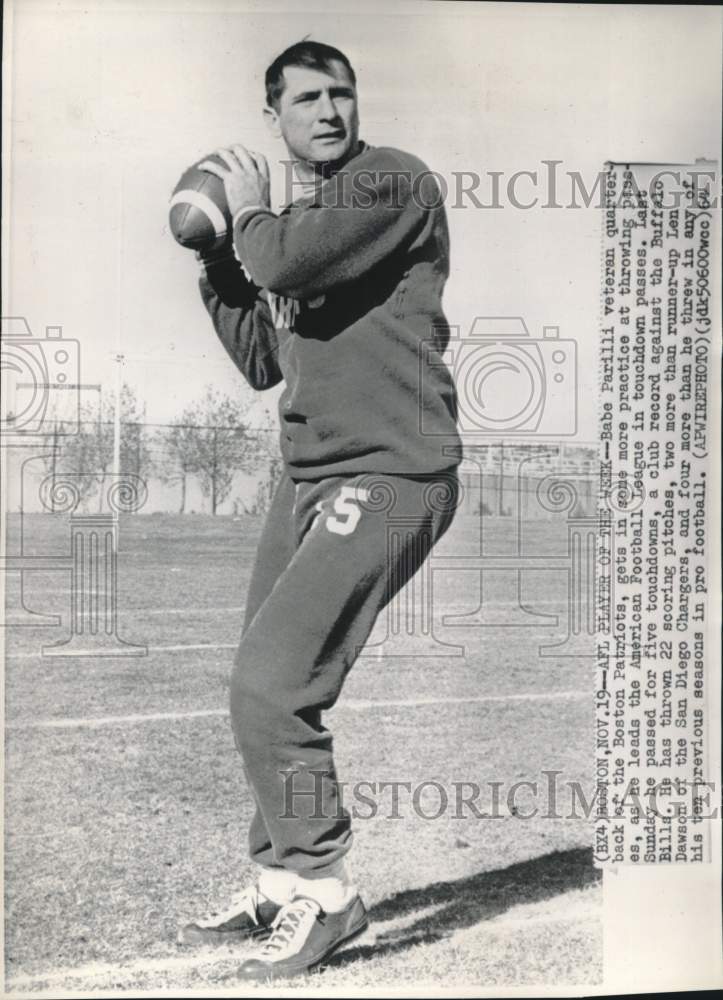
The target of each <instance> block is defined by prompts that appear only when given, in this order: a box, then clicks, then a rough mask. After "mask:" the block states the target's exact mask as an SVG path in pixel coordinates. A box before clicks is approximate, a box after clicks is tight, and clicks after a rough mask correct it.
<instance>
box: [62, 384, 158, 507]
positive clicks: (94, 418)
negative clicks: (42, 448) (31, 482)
mask: <svg viewBox="0 0 723 1000" xmlns="http://www.w3.org/2000/svg"><path fill="white" fill-rule="evenodd" d="M114 418H115V397H111V399H110V400H106V401H105V402H104V403H103V404H102V406H101V408H100V410H99V409H98V407H96V406H87V407H84V408H83V410H82V412H81V422H80V428H79V431H78V433H77V434H75V435H73V436H72V437H70V438H68V439H67V442H66V443H65V445H64V446H63V448H62V452H61V454H62V468H63V469H64V470H66V471H68V472H72V473H74V475H75V476H76V482H77V484H78V489H79V490H80V492H81V497H82V498H83V500H84V501H85V502H86V503H87V501H88V499H89V498H90V497H91V496H92V495H93V494H94V493H95V492H96V491H97V493H98V510H99V511H100V510H102V507H103V497H104V490H103V489H102V484H103V478H104V477H105V476H106V475H107V474H108V472H109V470H110V469H111V467H112V464H113V447H114ZM151 464H152V463H151V454H150V450H149V448H148V443H147V440H146V432H145V407H144V406H142V405H141V404H140V403H139V401H138V399H137V397H136V394H135V391H134V390H133V388H132V387H131V386H129V385H128V384H124V386H123V388H122V390H121V439H120V470H121V472H125V473H130V474H132V475H136V476H140V477H141V478H142V479H145V478H147V476H148V475H149V473H150V471H151Z"/></svg>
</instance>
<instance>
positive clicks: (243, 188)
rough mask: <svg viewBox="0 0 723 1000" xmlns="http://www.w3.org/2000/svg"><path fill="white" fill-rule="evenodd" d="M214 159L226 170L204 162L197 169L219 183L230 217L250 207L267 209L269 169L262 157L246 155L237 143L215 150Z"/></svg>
mask: <svg viewBox="0 0 723 1000" xmlns="http://www.w3.org/2000/svg"><path fill="white" fill-rule="evenodd" d="M216 155H217V156H219V157H220V158H221V159H222V160H223V161H224V163H226V164H227V165H228V170H224V168H223V167H222V166H221V165H220V164H218V163H214V162H212V161H211V160H204V161H203V163H200V164H199V167H200V169H201V170H206V171H208V173H210V174H215V175H216V177H219V178H220V179H221V180H222V181H223V186H224V189H225V191H226V201H227V202H228V207H229V211H230V212H231V215H232V216H234V215H236V213H237V212H238V211H239V209H241V208H246V207H247V206H251V205H263V206H264V208H268V207H269V205H270V202H269V165H268V163H267V162H266V157H265V156H262V155H261V153H250V152H249V151H248V150H247V149H246V148H245V147H244V146H242V145H241V144H240V143H235V144H234V145H233V146H231V148H230V149H217V150H216Z"/></svg>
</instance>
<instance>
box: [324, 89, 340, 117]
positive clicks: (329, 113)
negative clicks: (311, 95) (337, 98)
mask: <svg viewBox="0 0 723 1000" xmlns="http://www.w3.org/2000/svg"><path fill="white" fill-rule="evenodd" d="M338 117H339V113H338V112H337V110H336V105H335V104H334V101H333V100H332V98H331V95H330V94H322V95H321V97H320V98H319V118H321V119H323V120H324V121H326V120H327V119H333V118H338Z"/></svg>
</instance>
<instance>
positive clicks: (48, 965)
mask: <svg viewBox="0 0 723 1000" xmlns="http://www.w3.org/2000/svg"><path fill="white" fill-rule="evenodd" d="M489 523H490V529H491V531H490V537H493V538H495V539H496V540H497V541H496V544H498V545H499V551H501V552H503V551H507V550H509V548H510V546H511V545H513V542H514V539H513V537H512V533H513V531H514V523H513V521H512V519H500V520H497V521H491V522H489ZM529 528H530V531H532V533H533V534H534V533H536V534H537V541H538V543H539V550H540V551H541V552H545V551H549V552H554V551H560V547H562V548H563V549H564V544H565V535H564V525H563V526H562V527H559V526H557V525H555V523H554V522H552V521H540V522H538V523H537V524H535V525H530V526H529ZM259 529H260V524H259V522H258V521H256V520H254V519H253V518H244V519H241V520H233V519H231V518H225V517H223V518H222V517H219V518H211V517H205V516H186V517H174V516H162V517H161V516H158V517H157V516H141V515H136V516H134V517H131V516H129V517H126V518H124V519H122V521H121V528H120V554H119V596H118V605H119V621H120V625H119V633H120V635H121V636H122V637H123V639H125V640H127V641H128V642H134V643H142V644H146V645H147V646H148V653H147V655H146V656H141V657H130V658H116V657H97V656H91V657H73V658H49V657H44V656H42V655H41V653H40V651H41V648H42V646H43V645H48V644H51V643H53V642H57V641H59V640H61V639H63V638H65V637H67V635H68V631H69V626H68V621H69V606H70V603H69V602H70V598H69V573H68V572H66V571H61V572H51V571H47V570H37V571H33V572H28V573H25V574H24V580H23V591H24V593H23V600H24V604H25V606H26V608H28V609H32V610H33V611H35V612H43V613H44V614H51V613H53V614H58V615H60V616H61V618H62V622H61V624H60V625H59V626H57V627H51V626H46V627H43V628H39V627H34V626H33V625H32V624H31V625H28V624H27V623H26V624H20V621H21V617H20V616H19V615H18V609H19V608H20V606H21V595H20V576H19V573H11V574H9V575H8V578H7V604H8V609H9V611H8V614H9V621H11V622H17V624H16V625H15V626H13V627H9V628H8V629H6V632H7V649H6V657H7V658H6V668H5V712H6V749H5V753H6V759H5V764H6V771H5V783H6V802H5V861H6V872H5V878H6V881H5V966H6V967H5V975H6V990H7V991H8V992H9V993H11V994H13V995H18V996H20V995H30V994H33V995H34V994H36V993H38V992H40V991H47V992H48V994H52V995H58V994H59V993H68V992H74V993H75V992H83V991H89V990H96V991H97V990H102V991H105V992H108V991H128V992H129V993H137V992H139V991H142V990H149V991H160V990H169V991H177V990H189V991H194V992H203V991H206V992H209V993H211V992H214V993H222V992H224V991H227V992H228V993H229V994H233V993H234V992H235V993H236V995H238V990H237V989H236V990H235V988H234V970H235V968H236V966H237V965H238V964H239V961H240V959H241V958H242V957H243V956H244V954H245V951H244V950H243V949H238V950H237V951H235V952H234V951H232V950H222V951H218V950H215V951H204V950H193V949H191V950H188V949H181V948H179V946H177V945H176V943H175V937H176V927H177V925H178V923H180V922H183V921H185V920H187V919H189V918H192V917H194V916H197V915H198V914H199V913H200V912H203V911H204V910H206V909H208V908H209V907H211V906H212V905H213V904H222V903H224V902H225V901H226V900H227V897H228V896H229V895H230V894H231V893H233V892H235V891H237V890H238V889H239V888H241V887H242V886H243V885H244V884H245V883H246V882H247V881H248V879H249V878H250V877H251V874H252V872H251V870H250V866H249V865H248V863H247V862H246V859H245V847H246V824H247V821H248V819H249V813H250V801H249V796H248V793H247V791H246V787H245V782H244V778H243V775H242V771H241V767H240V763H239V760H238V758H237V755H236V752H235V750H234V748H233V742H232V737H231V732H230V727H229V723H228V718H227V715H226V694H227V674H228V670H229V666H230V662H231V658H232V655H233V648H234V646H235V643H236V641H237V638H238V634H239V629H240V623H241V616H242V608H243V603H244V597H245V591H246V586H247V581H248V575H249V571H250V566H251V560H252V556H253V552H254V548H255V543H256V539H257V537H258V533H259ZM475 530H477V526H476V525H475V523H474V519H473V518H471V517H460V518H458V520H457V521H456V522H455V525H454V526H453V528H452V529H451V530H450V532H449V534H448V535H447V536H446V538H445V539H444V541H443V543H442V546H441V548H440V552H443V551H447V552H450V553H456V552H459V551H469V548H470V546H471V545H472V544H473V533H474V532H475ZM19 531H20V521H19V518H17V517H11V518H10V521H9V526H8V534H9V551H12V547H13V546H15V548H16V549H17V546H18V533H19ZM22 534H23V551H24V553H25V555H38V556H41V555H42V556H47V555H50V554H58V555H62V554H63V553H67V551H68V540H69V537H70V536H69V525H68V521H67V519H65V518H64V517H61V516H50V515H45V516H43V515H33V516H29V517H26V518H25V519H24V523H23V526H22ZM498 576H499V579H498V580H497V577H495V574H490V577H491V578H492V579H491V580H490V584H489V590H487V591H486V593H487V594H488V595H490V596H491V599H492V601H493V604H495V613H496V616H497V617H496V621H497V622H498V624H497V625H495V626H493V627H491V626H486V627H484V628H481V627H479V626H477V627H474V626H468V627H457V628H449V627H448V628H445V627H443V626H442V625H441V624H440V623H441V619H442V617H443V616H444V615H449V614H452V613H454V614H463V613H464V612H467V611H474V609H475V608H476V607H477V605H478V604H479V599H480V594H479V583H478V581H477V576H476V574H469V573H462V574H460V573H458V572H454V571H449V572H440V573H439V574H438V577H439V580H436V579H435V592H434V614H435V619H436V620H437V634H438V635H439V636H440V637H441V638H443V639H444V640H445V641H449V642H454V643H461V644H463V645H464V647H465V653H464V656H456V657H447V656H425V657H414V656H394V657H392V656H382V657H379V656H369V657H365V658H363V659H361V660H359V662H358V663H357V664H356V665H355V667H354V670H353V671H352V673H351V675H350V677H349V680H348V682H347V685H346V687H345V689H344V692H343V694H342V697H341V699H340V702H339V704H338V705H337V706H336V708H335V709H334V710H333V712H331V713H330V714H329V720H330V721H328V722H327V724H328V725H329V726H330V727H331V728H332V729H333V731H334V733H335V737H336V739H335V745H336V758H337V764H338V769H339V772H340V776H341V778H342V779H343V780H344V781H347V782H349V783H354V782H357V781H375V782H381V781H405V782H409V783H410V784H411V786H412V788H415V787H416V786H417V785H419V784H420V783H422V782H425V781H427V782H431V781H436V782H439V783H440V785H441V786H442V787H443V788H444V789H453V788H454V787H455V783H460V782H464V781H474V782H477V783H478V784H479V785H480V786H481V787H483V788H485V787H487V783H489V782H494V781H496V782H503V783H504V784H505V786H509V785H510V784H512V783H513V782H516V781H522V780H531V781H537V782H540V783H542V782H543V780H544V779H543V776H542V772H543V771H550V770H557V771H560V772H561V774H560V777H559V782H560V783H561V784H562V783H564V782H579V783H580V784H581V785H582V786H583V787H584V788H585V789H586V791H587V793H588V798H589V793H590V792H591V784H592V764H593V754H592V745H593V735H592V734H593V699H592V676H591V674H592V669H593V661H592V660H590V659H584V658H577V659H576V658H573V657H564V656H561V657H559V658H550V657H546V658H541V657H540V654H539V649H538V647H539V644H540V642H541V641H547V642H549V641H554V639H555V638H561V637H562V636H564V634H565V622H564V613H565V607H566V601H567V593H566V587H567V584H566V580H565V576H564V574H563V573H560V572H553V571H548V572H535V573H530V574H525V576H524V577H523V582H522V590H523V593H522V594H521V596H522V597H523V598H524V604H525V605H528V606H529V607H530V608H531V609H533V610H536V611H539V612H544V613H547V614H550V613H555V614H558V615H561V616H563V619H561V621H560V623H559V625H558V626H556V627H555V626H553V625H550V624H544V625H538V626H535V627H517V626H515V625H511V624H510V623H511V622H512V621H513V619H512V617H511V604H510V603H509V602H510V594H511V593H512V590H511V589H510V587H509V581H508V579H507V582H506V579H505V578H503V576H502V574H498ZM507 578H509V574H507ZM497 584H498V586H497ZM495 595H498V598H499V599H498V600H496V598H495ZM385 628H386V622H385V621H384V620H380V622H379V623H378V627H377V629H376V630H375V634H374V636H373V637H372V642H374V641H376V640H378V639H379V638H381V637H383V635H384V632H385ZM428 791H430V789H428ZM430 794H431V795H432V798H431V799H427V798H425V799H423V800H420V801H422V802H423V803H425V804H424V805H423V807H422V808H423V810H424V811H425V812H426V813H427V814H433V813H434V812H435V803H436V802H437V801H438V800H437V799H435V797H434V793H433V792H430ZM388 801H389V800H388V799H380V803H381V807H380V808H379V810H378V813H377V815H376V816H374V817H372V818H366V819H365V818H359V819H357V821H356V823H355V831H356V832H355V844H354V849H353V852H352V855H351V859H352V863H353V870H354V872H355V875H356V877H357V880H358V882H359V883H360V885H361V886H362V889H363V895H364V898H365V901H366V903H367V906H368V907H369V909H370V915H371V918H372V924H371V927H370V929H369V930H368V931H367V932H366V933H365V934H364V936H363V937H362V938H359V939H357V941H355V942H354V944H353V945H351V946H350V947H348V948H347V949H345V950H343V951H342V952H340V953H338V954H337V955H335V956H334V958H333V959H332V960H331V962H330V963H329V966H328V967H327V968H326V970H325V971H323V972H320V973H315V974H314V976H313V977H312V981H311V984H312V985H317V984H318V986H319V987H320V988H321V987H323V988H324V989H329V990H333V991H336V992H347V993H350V992H353V991H354V990H364V989H367V988H372V987H373V988H374V989H377V990H387V991H390V990H394V989H400V990H403V989H407V990H413V989H423V988H427V989H430V990H433V989H442V988H445V989H468V990H470V989H476V990H483V989H490V990H494V988H495V987H497V986H513V985H523V984H529V985H531V986H534V985H537V984H540V985H542V984H545V985H548V986H549V985H552V984H556V985H560V986H572V985H575V984H580V985H582V984H593V983H595V982H597V981H599V979H600V976H601V923H600V880H599V873H598V872H597V871H596V870H595V869H594V868H593V865H592V854H591V850H590V848H589V844H590V827H589V824H588V822H587V821H585V820H584V819H569V818H561V819H550V818H545V816H544V815H538V816H537V817H534V818H529V819H526V818H523V816H522V815H519V814H518V815H515V814H514V812H512V811H510V810H505V809H504V808H503V809H502V810H501V815H500V816H498V817H497V818H488V819H479V818H476V817H475V816H474V815H473V814H472V813H471V811H470V810H462V811H461V812H460V811H459V810H454V809H452V808H450V809H447V810H446V811H445V812H444V813H443V814H442V815H441V816H440V817H439V818H436V819H425V818H423V817H422V816H421V815H419V812H420V811H421V810H418V811H417V812H416V813H415V811H414V810H413V809H412V808H411V807H410V801H409V797H406V798H405V797H404V795H402V796H401V798H400V802H401V805H400V813H401V818H399V819H390V818H388V813H389V809H388V808H384V804H385V803H388ZM519 801H520V804H521V806H523V807H524V808H527V806H528V805H529V800H528V799H525V798H524V796H522V795H521V796H520V799H519ZM485 804H487V803H486V800H485V797H484V796H483V797H482V800H481V803H480V808H484V806H485ZM538 805H540V811H541V813H543V814H544V812H545V808H544V804H542V803H538ZM559 812H560V813H562V814H563V815H564V814H565V808H564V806H561V807H559ZM365 814H366V813H365ZM308 985H309V983H306V984H305V986H306V987H307V988H308ZM283 991H284V993H292V992H293V989H292V988H291V987H284V989H283Z"/></svg>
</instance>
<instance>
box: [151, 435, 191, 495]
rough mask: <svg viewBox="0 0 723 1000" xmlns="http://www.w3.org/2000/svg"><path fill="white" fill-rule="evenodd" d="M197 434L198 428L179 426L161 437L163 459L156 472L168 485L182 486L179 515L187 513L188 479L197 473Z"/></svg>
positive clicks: (160, 460) (160, 447) (159, 461)
mask: <svg viewBox="0 0 723 1000" xmlns="http://www.w3.org/2000/svg"><path fill="white" fill-rule="evenodd" d="M196 434H197V428H196V427H194V426H189V425H187V424H179V425H176V426H173V427H171V428H169V429H168V430H166V431H165V433H163V434H162V435H159V451H160V452H161V455H162V457H161V458H160V459H158V460H156V463H155V465H156V470H157V472H158V475H159V476H160V478H161V480H162V481H163V482H164V483H166V484H167V485H169V486H175V485H177V484H178V485H180V487H181V500H180V505H179V509H178V513H179V514H185V513H186V487H187V484H188V477H189V475H193V474H194V473H195V472H196V471H197V466H196V461H197V459H196Z"/></svg>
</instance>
